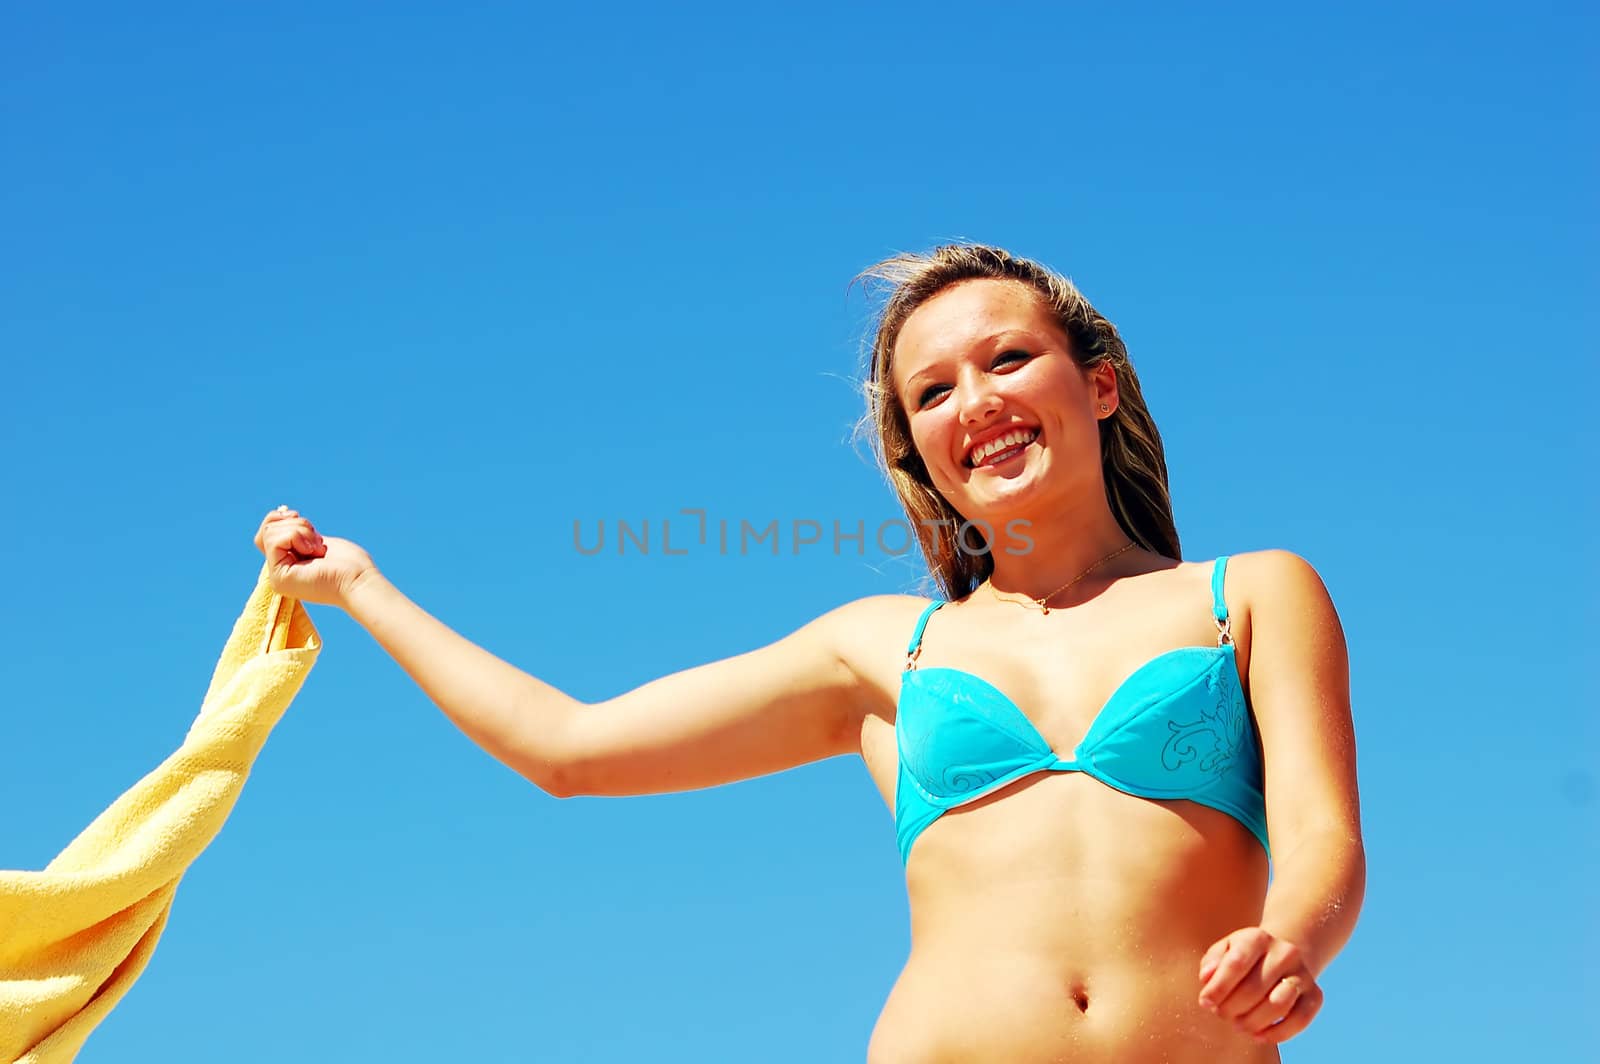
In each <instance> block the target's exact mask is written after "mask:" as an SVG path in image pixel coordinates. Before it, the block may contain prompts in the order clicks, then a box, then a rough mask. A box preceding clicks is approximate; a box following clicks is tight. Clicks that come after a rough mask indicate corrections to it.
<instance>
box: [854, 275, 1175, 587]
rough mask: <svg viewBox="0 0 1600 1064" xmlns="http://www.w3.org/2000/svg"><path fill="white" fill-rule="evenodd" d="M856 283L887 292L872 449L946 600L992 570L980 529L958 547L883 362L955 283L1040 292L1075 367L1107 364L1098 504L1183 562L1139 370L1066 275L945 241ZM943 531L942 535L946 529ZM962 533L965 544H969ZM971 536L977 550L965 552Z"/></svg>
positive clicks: (873, 373) (873, 390)
mask: <svg viewBox="0 0 1600 1064" xmlns="http://www.w3.org/2000/svg"><path fill="white" fill-rule="evenodd" d="M856 279H857V280H858V281H862V282H864V283H867V284H870V283H871V282H873V281H877V282H880V283H882V284H886V285H888V286H890V288H889V293H888V296H887V298H886V299H885V300H884V303H883V306H882V307H881V309H880V310H879V311H878V315H877V322H876V328H875V336H874V339H873V342H872V350H871V354H870V368H869V370H868V375H867V380H866V392H867V407H868V412H867V414H866V416H865V417H864V418H863V425H865V423H866V422H867V421H869V420H870V422H871V423H872V425H873V427H874V428H875V429H876V432H875V434H874V439H873V445H874V446H873V449H874V451H875V452H876V454H877V457H878V460H879V461H880V462H882V463H883V467H884V469H885V471H886V472H887V473H888V475H889V482H890V484H891V485H892V486H893V487H894V490H895V494H896V495H898V496H899V497H900V505H901V506H902V507H904V508H905V512H906V517H907V518H909V519H910V522H911V527H912V529H913V530H914V532H915V534H916V537H917V543H918V545H919V546H920V547H921V548H922V554H923V557H924V558H926V559H927V562H928V569H929V571H930V572H931V573H932V574H933V577H934V580H935V581H936V582H937V583H938V585H939V588H940V590H941V591H942V592H943V593H944V595H945V597H946V598H950V599H959V598H963V597H965V596H966V595H968V594H969V593H971V591H972V590H973V589H974V588H976V587H977V586H978V585H979V584H981V583H982V582H983V581H984V580H985V579H987V578H988V576H989V574H990V573H992V572H993V571H994V559H993V556H992V554H991V552H990V550H989V544H988V543H987V542H983V540H984V536H983V533H982V531H981V530H977V529H971V528H969V529H968V536H965V537H963V539H964V541H965V542H964V543H962V544H958V543H957V539H956V536H955V534H954V533H955V530H956V529H957V528H959V527H962V524H963V521H964V518H963V517H962V515H961V514H960V513H958V512H957V511H956V509H955V507H953V506H951V505H950V503H949V502H948V501H946V499H945V498H944V496H943V495H940V494H939V492H938V491H937V489H935V488H934V486H933V481H932V479H931V478H930V477H929V475H928V469H927V466H926V465H924V464H923V461H922V457H921V456H920V455H919V454H917V449H916V447H915V445H914V444H913V443H912V441H911V428H910V425H909V423H908V421H907V418H906V413H905V409H904V408H903V407H902V406H901V405H900V400H899V398H898V397H897V396H896V395H895V390H894V377H893V375H892V373H891V372H890V363H891V360H892V358H893V355H894V345H895V341H896V340H897V339H898V338H899V336H900V330H901V328H902V327H903V326H904V325H905V322H906V319H907V318H908V317H910V316H911V312H912V311H914V310H916V309H917V308H918V307H920V306H922V304H924V303H926V302H927V301H928V300H929V299H932V298H933V297H934V296H935V295H937V294H938V293H940V292H941V291H943V290H944V289H946V288H948V287H949V286H951V285H953V284H956V283H958V282H960V281H968V280H977V279H989V280H1008V281H1018V282H1021V283H1022V284H1025V285H1027V286H1028V287H1029V288H1031V289H1033V290H1034V291H1035V292H1037V293H1038V294H1039V296H1040V297H1041V298H1042V299H1043V300H1044V302H1045V305H1046V306H1047V307H1049V309H1050V310H1051V312H1052V313H1053V314H1054V315H1055V317H1056V321H1057V322H1058V323H1059V324H1060V326H1061V329H1062V331H1063V332H1065V333H1066V335H1067V337H1068V339H1069V340H1070V341H1071V343H1070V345H1069V351H1070V354H1071V356H1072V359H1073V361H1074V362H1076V363H1077V364H1078V366H1079V367H1080V368H1081V369H1085V370H1087V369H1092V368H1094V367H1095V366H1098V365H1100V364H1101V363H1103V362H1107V361H1109V362H1110V363H1111V366H1112V369H1113V371H1114V372H1115V373H1116V379H1117V395H1118V399H1119V401H1118V404H1117V409H1116V410H1115V412H1113V413H1112V414H1111V416H1109V417H1106V418H1103V419H1102V420H1101V421H1100V465H1101V471H1102V473H1103V474H1104V478H1105V486H1106V501H1107V502H1108V503H1109V504H1110V506H1111V513H1112V515H1113V516H1114V517H1115V518H1116V521H1117V524H1118V525H1120V526H1121V527H1122V530H1123V531H1124V532H1126V533H1127V534H1128V537H1129V538H1130V539H1132V540H1133V541H1134V542H1135V543H1137V544H1138V545H1139V546H1141V547H1143V548H1144V549H1146V550H1150V551H1155V552H1156V553H1158V554H1162V555H1165V556H1167V557H1170V558H1179V559H1181V558H1182V557H1183V555H1182V554H1181V553H1180V547H1179V544H1178V530H1177V527H1176V525H1175V524H1174V523H1173V519H1172V495H1171V492H1170V491H1169V490H1168V487H1167V460H1166V455H1165V452H1164V451H1163V450H1162V447H1161V434H1160V433H1159V432H1157V431H1156V425H1155V421H1154V420H1153V419H1152V418H1151V417H1150V410H1149V408H1148V407H1147V406H1146V405H1145V401H1144V395H1143V393H1142V392H1141V391H1140V389H1139V377H1138V374H1136V373H1134V371H1133V364H1132V363H1131V362H1129V361H1128V349H1127V347H1126V346H1124V344H1123V342H1122V337H1120V336H1119V335H1117V330H1116V327H1115V326H1114V325H1112V324H1111V323H1110V322H1109V321H1107V320H1106V319H1105V318H1104V317H1102V316H1101V315H1100V313H1099V312H1098V311H1096V310H1095V309H1094V307H1092V306H1090V305H1089V301H1088V300H1087V299H1085V298H1084V297H1083V294H1082V293H1081V292H1079V291H1078V289H1077V288H1076V287H1075V286H1074V285H1073V284H1072V282H1071V281H1069V280H1067V279H1066V278H1065V277H1062V276H1060V275H1059V274H1056V273H1054V272H1053V271H1051V270H1049V269H1046V268H1045V267H1044V266H1041V265H1039V264H1038V263H1036V262H1033V261H1030V260H1028V259H1023V258H1018V257H1016V256H1014V255H1012V254H1010V253H1009V252H1007V251H1004V250H1002V249H1001V248H996V247H988V246H985V245H983V244H948V245H945V246H943V247H938V248H935V249H934V250H933V251H931V252H929V253H927V254H925V255H918V254H900V255H894V256H892V257H890V258H887V259H884V260H883V261H882V262H879V263H877V264H876V265H873V266H869V267H868V268H867V269H865V270H863V271H861V273H860V274H858V275H857V277H856ZM946 529H948V530H950V532H949V534H944V530H946ZM969 537H970V538H969ZM971 538H976V539H977V540H978V541H980V544H981V545H980V546H977V547H973V546H969V545H968V544H970V542H971Z"/></svg>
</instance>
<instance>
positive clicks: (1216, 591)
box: [1211, 554, 1233, 647]
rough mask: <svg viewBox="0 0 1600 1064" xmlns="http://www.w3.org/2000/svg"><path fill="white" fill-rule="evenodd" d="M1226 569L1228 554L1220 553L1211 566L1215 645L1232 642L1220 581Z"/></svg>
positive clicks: (1231, 632)
mask: <svg viewBox="0 0 1600 1064" xmlns="http://www.w3.org/2000/svg"><path fill="white" fill-rule="evenodd" d="M1227 571H1228V556H1227V555H1226V554H1223V555H1220V556H1219V557H1218V558H1217V560H1216V562H1215V564H1213V565H1212V566H1211V598H1212V605H1211V616H1212V617H1213V618H1214V619H1215V620H1216V622H1217V646H1219V647H1220V646H1223V645H1225V644H1228V643H1231V642H1233V631H1232V628H1233V625H1232V622H1230V621H1229V620H1228V603H1227V602H1226V601H1225V600H1224V599H1223V597H1222V581H1223V577H1224V574H1225V573H1226V572H1227Z"/></svg>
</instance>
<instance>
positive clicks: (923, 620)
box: [906, 599, 944, 669]
mask: <svg viewBox="0 0 1600 1064" xmlns="http://www.w3.org/2000/svg"><path fill="white" fill-rule="evenodd" d="M943 605H944V601H943V600H942V599H934V600H933V601H932V602H930V603H928V605H927V607H926V608H925V609H924V610H923V611H922V616H920V617H918V618H917V628H916V631H914V632H912V633H911V642H910V643H908V644H907V645H906V668H908V669H914V668H916V667H917V666H916V664H915V663H916V660H917V654H918V653H920V652H921V650H922V630H923V629H924V628H926V627H928V618H929V617H931V616H933V611H934V610H936V609H938V608H939V607H940V606H943Z"/></svg>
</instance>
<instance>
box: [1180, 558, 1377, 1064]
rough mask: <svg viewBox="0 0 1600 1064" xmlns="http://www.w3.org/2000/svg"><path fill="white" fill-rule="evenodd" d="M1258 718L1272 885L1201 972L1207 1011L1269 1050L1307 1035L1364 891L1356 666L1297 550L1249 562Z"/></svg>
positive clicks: (1252, 678)
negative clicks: (1321, 982)
mask: <svg viewBox="0 0 1600 1064" xmlns="http://www.w3.org/2000/svg"><path fill="white" fill-rule="evenodd" d="M1244 560H1245V562H1246V565H1244V566H1240V568H1241V569H1246V568H1247V572H1246V573H1241V574H1240V575H1241V576H1245V577H1246V579H1245V580H1241V581H1240V583H1241V584H1244V585H1245V588H1244V591H1245V594H1246V595H1247V596H1248V603H1249V610H1250V659H1249V663H1248V672H1249V681H1248V682H1249V689H1250V703H1251V708H1252V709H1253V710H1254V712H1255V719H1256V727H1257V729H1258V731H1259V732H1260V735H1261V747H1262V754H1263V760H1264V762H1265V777H1266V778H1265V789H1266V799H1267V823H1268V834H1269V837H1270V838H1271V839H1272V850H1273V861H1272V866H1273V876H1272V885H1271V887H1270V888H1269V889H1268V891H1267V899H1266V905H1265V908H1264V910H1263V912H1262V915H1261V924H1260V926H1258V927H1251V928H1241V929H1239V930H1238V931H1235V932H1233V933H1232V934H1230V935H1228V936H1227V937H1225V938H1223V939H1222V940H1220V941H1218V942H1217V943H1216V944H1215V945H1213V946H1212V947H1211V949H1210V950H1208V951H1207V952H1206V955H1205V957H1204V958H1203V960H1202V962H1201V967H1200V981H1201V983H1202V990H1201V995H1200V997H1201V1004H1202V1005H1206V1006H1208V1007H1210V1008H1212V1009H1213V1011H1215V1012H1216V1013H1217V1014H1218V1015H1220V1016H1223V1017H1225V1018H1227V1019H1230V1020H1233V1021H1235V1023H1236V1024H1237V1025H1238V1026H1239V1027H1240V1028H1241V1029H1243V1030H1245V1031H1247V1032H1249V1033H1251V1034H1255V1035H1257V1036H1258V1037H1262V1038H1263V1039H1265V1040H1267V1041H1275V1042H1281V1041H1284V1040H1285V1039H1288V1038H1291V1037H1293V1036H1294V1035H1296V1034H1298V1033H1299V1032H1300V1031H1302V1030H1304V1029H1305V1027H1306V1025H1307V1024H1309V1023H1310V1022H1311V1018H1312V1017H1313V1016H1314V1015H1315V1014H1316V1012H1317V1010H1318V1008H1320V1007H1321V1004H1322V990H1321V988H1320V987H1318V986H1317V985H1316V980H1317V977H1318V976H1320V975H1321V974H1322V972H1323V970H1324V969H1325V968H1326V967H1327V966H1328V964H1329V963H1330V962H1331V961H1332V960H1333V958H1334V955H1335V954H1337V953H1338V952H1339V950H1340V949H1342V948H1343V947H1344V944H1345V943H1346V942H1347V941H1348V940H1349V938H1350V934H1351V932H1352V931H1353V930H1354V929H1355V923H1356V917H1357V916H1358V915H1359V913H1360V910H1361V902H1362V898H1363V895H1364V894H1365V890H1366V875H1367V863H1366V853H1365V850H1364V848H1363V846H1362V842H1361V809H1360V799H1359V797H1358V795H1357V790H1356V745H1355V729H1354V727H1353V725H1352V723H1351V719H1350V662H1349V654H1348V651H1347V649H1346V646H1345V638H1344V630H1343V628H1342V627H1341V625H1340V624H1339V617H1338V614H1337V613H1336V612H1335V611H1334V608H1333V601H1332V599H1331V598H1330V597H1329V595H1328V590H1327V588H1326V587H1325V586H1324V585H1323V583H1322V579H1321V577H1319V576H1318V575H1317V572H1316V570H1315V569H1313V568H1312V567H1311V565H1310V564H1309V563H1308V562H1307V561H1306V560H1305V559H1304V558H1301V557H1299V556H1298V555H1296V554H1293V553H1290V552H1289V551H1283V550H1269V551H1260V552H1257V553H1254V554H1250V555H1246V556H1245V558H1244Z"/></svg>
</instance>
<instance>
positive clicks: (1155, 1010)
mask: <svg viewBox="0 0 1600 1064" xmlns="http://www.w3.org/2000/svg"><path fill="white" fill-rule="evenodd" d="M1266 885H1267V860H1266V855H1265V854H1264V853H1263V852H1262V850H1261V847H1260V844H1259V843H1257V842H1256V841H1255V839H1254V837H1253V836H1251V835H1250V833H1249V832H1248V831H1246V830H1245V829H1244V827H1242V826H1241V825H1239V824H1238V823H1237V822H1236V821H1234V820H1232V818H1230V817H1228V816H1227V815H1226V814H1223V813H1219V812H1216V811H1215V810H1211V809H1207V808H1205V807H1203V806H1197V805H1194V804H1193V803H1190V802H1152V801H1148V800H1145V799H1139V798H1133V797H1131V796H1129V795H1124V794H1121V793H1119V792H1116V791H1113V790H1111V789H1109V788H1107V787H1105V786H1104V785H1103V784H1100V783H1099V782H1098V781H1095V780H1093V779H1090V778H1089V777H1086V776H1082V775H1080V774H1075V773H1074V774H1049V775H1041V776H1035V777H1029V778H1028V779H1025V780H1021V781H1019V782H1018V783H1017V784H1015V785H1014V786H1013V787H1011V788H1007V789H1005V790H1002V791H1000V792H998V793H997V794H995V795H991V796H989V797H988V798H986V799H984V800H982V801H979V802H975V803H973V804H972V805H970V806H967V807H965V808H963V809H960V810H956V811H952V812H950V813H947V814H945V815H944V816H943V817H941V818H940V819H939V820H938V821H936V822H935V823H934V824H933V825H932V826H931V827H929V828H928V830H927V831H926V832H925V833H924V834H923V835H922V836H921V838H919V839H918V840H917V842H916V844H915V846H914V847H913V849H912V851H911V858H910V861H909V863H908V866H907V890H908V894H909V896H910V903H911V940H912V941H911V955H910V958H909V960H908V961H907V963H906V966H905V968H904V970H903V971H902V972H901V974H900V978H899V980H898V981H897V982H896V983H895V986H894V989H893V990H892V991H891V993H890V995H889V998H888V1001H887V1002H886V1003H885V1005H884V1008H883V1012H882V1014H881V1015H880V1016H879V1019H878V1023H877V1026H876V1028H875V1029H874V1031H873V1035H872V1041H871V1044H870V1047H869V1050H868V1061H869V1064H1000V1062H1005V1064H1035V1062H1038V1064H1045V1062H1057V1061H1068V1062H1075V1064H1077V1062H1081V1064H1099V1062H1105V1064H1112V1062H1115V1064H1188V1062H1190V1061H1193V1062H1195V1064H1202V1062H1203V1064H1267V1062H1273V1061H1277V1060H1278V1052H1277V1048H1276V1047H1275V1046H1274V1045H1271V1044H1264V1043H1259V1042H1256V1041H1254V1040H1252V1039H1251V1038H1249V1037H1248V1036H1246V1035H1242V1034H1239V1033H1238V1032H1236V1031H1235V1030H1234V1029H1233V1026H1232V1024H1231V1023H1229V1022H1228V1021H1225V1020H1222V1019H1219V1018H1218V1017H1216V1016H1214V1015H1213V1014H1212V1013H1211V1012H1209V1011H1208V1010H1206V1009H1205V1008H1203V1007H1201V1005H1200V1004H1199V1002H1198V998H1199V994H1200V981H1199V974H1198V973H1199V968H1200V958H1201V956H1202V954H1204V952H1205V951H1206V949H1207V948H1208V947H1210V945H1211V944H1212V943H1213V942H1215V941H1216V940H1217V939H1219V938H1221V937H1223V936H1224V935H1226V934H1227V933H1228V932H1230V931H1235V930H1237V929H1239V928H1241V927H1248V926H1251V925H1253V924H1255V923H1257V922H1259V920H1260V917H1261V906H1262V902H1263V900H1264V898H1265V894H1266Z"/></svg>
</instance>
